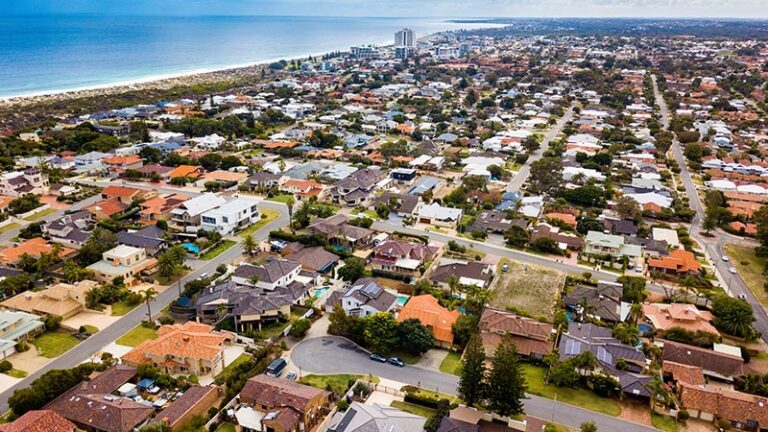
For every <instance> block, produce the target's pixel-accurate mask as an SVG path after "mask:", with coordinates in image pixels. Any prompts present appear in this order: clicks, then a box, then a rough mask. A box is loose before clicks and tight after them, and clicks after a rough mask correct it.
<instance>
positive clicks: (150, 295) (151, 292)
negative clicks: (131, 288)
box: [141, 287, 157, 322]
mask: <svg viewBox="0 0 768 432" xmlns="http://www.w3.org/2000/svg"><path fill="white" fill-rule="evenodd" d="M141 297H142V299H144V301H145V302H146V303H147V320H148V321H150V322H152V307H151V306H150V302H151V301H152V300H154V298H155V297H157V291H155V289H154V288H152V287H149V288H147V289H145V290H144V291H142V292H141Z"/></svg>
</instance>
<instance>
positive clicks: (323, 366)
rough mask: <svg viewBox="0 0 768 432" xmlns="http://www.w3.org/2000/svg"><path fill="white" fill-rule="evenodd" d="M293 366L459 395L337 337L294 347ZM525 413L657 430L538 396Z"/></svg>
mask: <svg viewBox="0 0 768 432" xmlns="http://www.w3.org/2000/svg"><path fill="white" fill-rule="evenodd" d="M291 362H292V363H293V364H294V365H295V366H297V367H298V368H300V369H301V372H302V373H303V374H307V373H316V374H339V373H352V374H361V375H369V374H370V375H375V376H378V377H382V378H386V379H390V380H394V381H399V382H404V383H407V384H411V385H415V386H419V387H422V388H426V389H429V390H434V391H438V392H442V393H448V394H456V388H457V386H458V383H459V381H458V377H456V376H453V375H448V374H444V373H441V372H437V371H434V370H429V369H423V368H420V367H417V366H408V365H406V366H405V367H402V368H400V367H397V366H393V365H390V364H385V363H378V362H375V361H372V360H371V359H369V358H368V352H367V351H366V350H364V349H362V348H361V347H359V346H358V345H356V344H355V343H353V342H351V341H349V340H347V339H344V338H341V337H338V336H325V337H318V338H312V339H305V340H304V341H302V342H301V343H299V344H297V345H296V346H295V347H293V350H292V351H291ZM525 411H526V413H527V414H529V415H533V416H536V417H541V418H545V419H551V420H552V421H554V422H556V423H562V424H565V425H567V426H571V427H575V428H578V427H579V425H581V423H583V422H587V421H594V422H595V423H596V424H597V427H598V429H599V430H601V431H621V432H649V431H655V430H656V429H654V428H651V427H648V426H643V425H640V424H636V423H632V422H628V421H624V420H622V419H619V418H615V417H609V416H606V415H603V414H599V413H596V412H593V411H587V410H584V409H581V408H578V407H575V406H572V405H567V404H562V403H559V402H555V401H552V400H549V399H545V398H541V397H538V396H529V398H528V399H527V400H526V401H525Z"/></svg>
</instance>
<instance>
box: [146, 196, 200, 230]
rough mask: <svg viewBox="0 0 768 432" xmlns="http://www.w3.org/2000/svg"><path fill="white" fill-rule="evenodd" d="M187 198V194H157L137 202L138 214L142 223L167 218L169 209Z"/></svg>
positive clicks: (169, 213) (169, 214) (169, 215)
mask: <svg viewBox="0 0 768 432" xmlns="http://www.w3.org/2000/svg"><path fill="white" fill-rule="evenodd" d="M187 200H189V196H187V195H183V194H170V195H168V194H166V195H158V196H155V197H152V198H149V199H148V200H146V201H143V202H141V203H140V204H139V208H140V209H141V210H139V216H140V217H141V220H142V221H143V222H144V223H153V222H157V221H159V220H168V219H169V218H170V217H171V210H173V209H175V208H176V207H178V206H180V205H181V203H183V202H185V201H187Z"/></svg>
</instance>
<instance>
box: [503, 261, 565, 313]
mask: <svg viewBox="0 0 768 432" xmlns="http://www.w3.org/2000/svg"><path fill="white" fill-rule="evenodd" d="M504 264H506V265H508V266H509V268H508V270H507V271H506V272H504V271H501V268H502V266H503V265H504ZM498 267H499V271H498V274H499V275H500V276H499V280H498V281H497V282H496V284H495V285H494V288H493V290H492V295H491V301H490V304H491V306H493V307H495V308H499V309H508V308H511V309H513V310H516V311H522V312H524V313H526V314H528V315H530V316H531V317H534V318H541V319H544V320H546V321H548V322H552V319H553V318H554V306H555V304H556V303H557V299H558V298H559V297H560V291H561V290H562V289H563V286H564V285H565V274H564V273H562V272H559V271H556V270H551V269H547V268H544V267H539V266H535V265H530V264H521V263H519V262H516V261H510V260H508V259H502V260H501V262H499V266H498Z"/></svg>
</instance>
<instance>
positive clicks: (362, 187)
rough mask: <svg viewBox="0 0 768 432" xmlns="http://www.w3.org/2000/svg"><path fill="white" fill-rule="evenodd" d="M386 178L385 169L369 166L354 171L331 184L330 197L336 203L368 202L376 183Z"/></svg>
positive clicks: (354, 203)
mask: <svg viewBox="0 0 768 432" xmlns="http://www.w3.org/2000/svg"><path fill="white" fill-rule="evenodd" d="M386 178H387V173H386V171H384V170H382V169H379V168H378V167H369V168H365V169H362V170H359V171H355V172H354V173H352V174H351V175H350V176H349V177H347V178H345V179H342V180H339V181H337V182H336V183H334V184H333V187H332V189H331V197H332V199H333V202H334V203H336V204H343V205H346V206H347V207H357V206H360V205H367V204H369V202H370V201H369V199H370V198H371V197H372V195H373V191H374V190H376V185H378V184H379V182H381V181H382V180H384V179H386Z"/></svg>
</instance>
